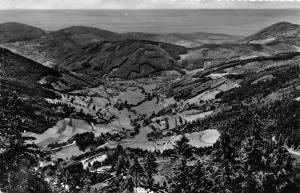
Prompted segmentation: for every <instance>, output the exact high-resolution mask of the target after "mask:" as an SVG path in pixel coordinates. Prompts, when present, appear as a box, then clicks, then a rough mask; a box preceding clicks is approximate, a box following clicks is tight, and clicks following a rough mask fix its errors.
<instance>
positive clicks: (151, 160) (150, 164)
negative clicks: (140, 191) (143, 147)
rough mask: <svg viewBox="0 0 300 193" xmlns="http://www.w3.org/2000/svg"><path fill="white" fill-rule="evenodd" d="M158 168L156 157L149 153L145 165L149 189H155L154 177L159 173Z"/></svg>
mask: <svg viewBox="0 0 300 193" xmlns="http://www.w3.org/2000/svg"><path fill="white" fill-rule="evenodd" d="M157 167H158V164H157V163H156V158H155V155H154V154H153V153H151V152H149V153H148V154H147V156H146V160H145V165H144V168H145V172H146V175H147V185H148V186H149V188H152V187H153V184H154V179H153V175H155V174H156V173H157Z"/></svg>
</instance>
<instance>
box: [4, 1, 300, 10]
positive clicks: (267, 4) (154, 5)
mask: <svg viewBox="0 0 300 193" xmlns="http://www.w3.org/2000/svg"><path fill="white" fill-rule="evenodd" d="M215 8H217V9H222V8H226V9H228V8H233V9H239V8H240V9H241V8H253V9H269V8H271V9H278V8H300V0H0V9H215Z"/></svg>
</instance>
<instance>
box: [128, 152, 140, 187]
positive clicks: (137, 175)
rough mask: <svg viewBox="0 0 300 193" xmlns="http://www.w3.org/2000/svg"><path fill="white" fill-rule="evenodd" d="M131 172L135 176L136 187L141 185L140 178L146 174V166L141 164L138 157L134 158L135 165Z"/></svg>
mask: <svg viewBox="0 0 300 193" xmlns="http://www.w3.org/2000/svg"><path fill="white" fill-rule="evenodd" d="M129 172H130V174H131V175H132V176H134V179H135V187H138V186H139V178H140V177H141V176H142V175H143V174H144V168H143V167H142V166H141V164H140V162H139V160H138V158H137V157H135V158H134V160H133V165H132V166H131V167H130V170H129Z"/></svg>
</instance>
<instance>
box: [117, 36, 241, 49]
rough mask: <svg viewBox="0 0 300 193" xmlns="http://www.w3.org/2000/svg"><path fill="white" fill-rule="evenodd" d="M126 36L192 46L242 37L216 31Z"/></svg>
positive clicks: (231, 40) (232, 40) (235, 39)
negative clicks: (216, 32)
mask: <svg viewBox="0 0 300 193" xmlns="http://www.w3.org/2000/svg"><path fill="white" fill-rule="evenodd" d="M123 35H124V36H125V37H126V38H130V39H139V40H151V41H158V42H166V43H170V44H176V45H180V46H185V47H187V48H192V47H196V46H200V45H203V44H208V43H216V44H217V43H222V42H236V41H237V40H239V39H242V38H243V37H242V36H235V35H228V34H215V33H205V32H197V33H189V34H177V33H170V34H148V33H137V32H131V33H124V34H123Z"/></svg>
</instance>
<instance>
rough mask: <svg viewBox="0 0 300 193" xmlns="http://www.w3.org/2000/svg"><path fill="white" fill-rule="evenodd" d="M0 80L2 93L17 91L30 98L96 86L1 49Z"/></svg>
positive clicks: (82, 77)
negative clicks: (36, 95) (56, 91)
mask: <svg viewBox="0 0 300 193" xmlns="http://www.w3.org/2000/svg"><path fill="white" fill-rule="evenodd" d="M0 79H1V84H0V85H1V88H2V91H3V90H17V91H20V92H21V93H24V94H25V93H26V95H32V96H34V93H38V95H39V94H41V95H42V96H45V95H48V96H49V94H50V95H53V94H54V93H53V92H52V91H51V90H53V89H56V90H72V89H75V88H81V87H86V86H92V85H96V84H98V83H96V81H95V80H93V79H92V78H89V77H85V76H84V75H79V74H76V73H67V72H59V71H57V70H55V69H52V68H49V67H46V66H43V65H41V64H39V63H37V62H35V61H33V60H30V59H28V58H25V57H23V56H20V55H18V54H15V53H12V52H11V51H9V50H7V49H3V48H0ZM49 89H50V90H49Z"/></svg>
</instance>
